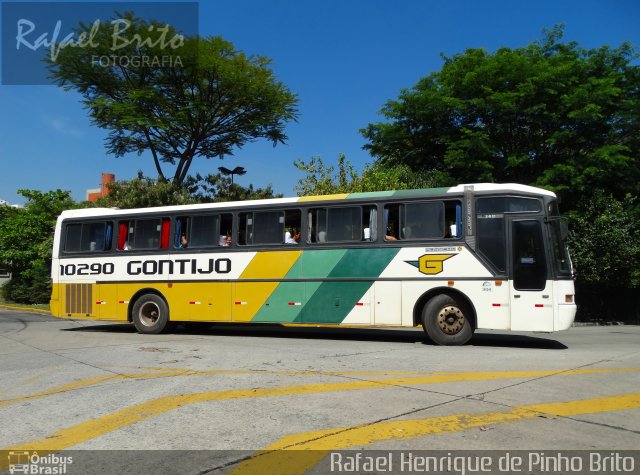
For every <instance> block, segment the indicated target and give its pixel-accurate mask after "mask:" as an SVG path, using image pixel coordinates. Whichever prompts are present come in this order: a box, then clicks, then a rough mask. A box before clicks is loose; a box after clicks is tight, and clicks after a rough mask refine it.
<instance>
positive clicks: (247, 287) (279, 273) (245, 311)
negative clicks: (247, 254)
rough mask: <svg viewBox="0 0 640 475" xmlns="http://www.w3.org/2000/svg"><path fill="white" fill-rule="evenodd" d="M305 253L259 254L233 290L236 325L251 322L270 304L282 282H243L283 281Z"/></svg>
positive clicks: (280, 252) (233, 310) (278, 252)
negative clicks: (256, 280)
mask: <svg viewBox="0 0 640 475" xmlns="http://www.w3.org/2000/svg"><path fill="white" fill-rule="evenodd" d="M301 254H302V251H273V252H259V253H257V254H256V255H255V257H254V258H253V259H251V262H249V265H248V266H247V268H246V269H245V270H244V271H243V272H242V274H241V275H240V282H236V283H235V284H234V286H233V299H232V300H233V302H232V303H233V309H232V313H233V321H235V322H248V321H250V320H251V319H252V318H253V317H254V315H255V314H256V312H257V311H258V310H260V308H261V307H262V306H263V305H264V303H265V302H266V301H267V299H268V298H269V296H270V295H271V294H272V293H273V291H274V290H275V289H276V287H277V286H278V284H279V282H242V280H243V279H282V278H284V276H285V275H287V272H289V270H290V269H291V267H292V266H293V264H295V262H296V261H297V260H298V258H299V257H300V255H301Z"/></svg>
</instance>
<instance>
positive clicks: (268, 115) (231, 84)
mask: <svg viewBox="0 0 640 475" xmlns="http://www.w3.org/2000/svg"><path fill="white" fill-rule="evenodd" d="M124 18H125V19H126V20H128V21H130V22H131V26H129V28H128V30H127V36H128V37H130V38H133V37H134V35H136V34H137V35H140V37H141V38H144V39H150V41H145V42H144V44H142V45H139V44H136V42H134V41H132V42H131V43H130V44H129V45H128V46H126V47H123V48H120V49H117V50H116V51H114V50H113V48H112V42H113V39H112V27H111V25H109V24H108V22H106V24H105V25H104V26H102V27H100V28H99V29H98V30H97V31H96V32H94V33H93V36H92V41H91V42H90V44H87V45H84V46H83V47H82V48H63V49H62V50H61V51H60V53H59V55H58V57H57V58H56V59H55V60H51V59H49V60H48V63H49V69H50V71H51V75H52V77H53V78H54V79H55V80H57V82H58V84H59V85H60V86H62V87H64V88H65V89H66V90H75V91H77V92H79V93H80V94H81V95H82V97H83V103H84V106H85V107H86V108H87V109H88V111H89V114H90V116H91V118H92V119H93V123H94V124H96V125H97V126H98V127H101V128H104V129H106V130H108V131H109V135H108V137H107V139H106V148H107V151H108V152H109V153H111V154H114V155H115V156H123V155H125V154H127V153H131V152H136V153H138V154H141V153H142V152H144V151H150V152H151V154H152V156H153V159H154V163H155V166H156V170H157V172H158V178H159V179H160V180H164V179H165V174H164V172H163V171H162V166H161V162H165V163H170V164H171V165H175V172H174V175H173V179H172V181H173V183H174V184H175V185H177V186H180V185H181V184H182V183H183V181H184V180H185V179H186V177H187V175H188V171H189V168H190V166H191V164H192V162H193V160H194V159H195V158H197V157H204V158H207V159H209V158H211V157H220V158H222V157H224V156H225V155H231V154H232V152H233V150H234V149H235V148H238V147H242V146H243V145H245V144H246V143H247V142H250V141H253V140H255V139H258V138H265V139H267V140H269V141H271V142H273V144H274V145H276V144H277V143H281V142H285V141H286V139H287V136H286V134H285V133H284V129H285V125H286V124H287V123H288V122H289V121H291V120H295V119H296V118H297V109H296V107H297V97H296V95H295V94H293V93H291V92H290V91H289V89H288V88H287V87H286V86H285V85H284V84H282V83H281V82H279V81H277V80H276V78H275V76H274V74H273V72H272V71H271V69H270V68H269V67H270V60H269V59H268V58H266V57H264V56H246V55H245V54H244V53H242V52H241V51H238V50H236V49H235V48H234V46H233V45H232V44H231V43H229V42H228V41H225V40H223V39H222V38H220V37H209V38H200V37H194V38H184V39H183V40H182V41H177V42H175V44H174V42H172V45H171V46H167V45H166V43H167V41H164V42H163V41H161V37H162V35H165V37H166V38H167V39H172V38H174V35H175V34H176V31H175V30H174V29H173V28H170V29H169V30H168V33H167V31H165V28H164V25H161V24H158V23H156V22H146V21H143V20H141V19H139V18H135V17H132V16H131V15H130V14H125V15H124ZM152 27H153V28H152ZM90 30H91V25H81V26H80V27H79V28H78V29H77V31H76V33H77V34H78V35H81V34H83V33H85V34H89V31H90ZM95 58H103V59H102V60H101V61H98V62H97V61H95ZM104 58H109V61H106V60H104ZM156 59H157V60H158V61H155V62H154V60H156Z"/></svg>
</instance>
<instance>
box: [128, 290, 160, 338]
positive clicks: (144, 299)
mask: <svg viewBox="0 0 640 475" xmlns="http://www.w3.org/2000/svg"><path fill="white" fill-rule="evenodd" d="M131 312H132V315H131V316H132V320H133V324H134V325H135V326H136V329H137V330H138V332H140V333H147V334H157V333H161V332H162V331H163V330H164V329H165V328H166V327H167V324H168V323H169V306H168V305H167V302H165V300H164V299H163V298H162V297H160V296H159V295H156V294H144V295H142V296H140V297H139V298H138V300H136V303H135V304H134V305H133V309H132V310H131Z"/></svg>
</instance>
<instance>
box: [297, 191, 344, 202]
mask: <svg viewBox="0 0 640 475" xmlns="http://www.w3.org/2000/svg"><path fill="white" fill-rule="evenodd" d="M347 196H349V193H336V194H333V195H318V196H302V197H300V198H299V199H298V202H302V201H329V200H344V199H345V198H346V197H347Z"/></svg>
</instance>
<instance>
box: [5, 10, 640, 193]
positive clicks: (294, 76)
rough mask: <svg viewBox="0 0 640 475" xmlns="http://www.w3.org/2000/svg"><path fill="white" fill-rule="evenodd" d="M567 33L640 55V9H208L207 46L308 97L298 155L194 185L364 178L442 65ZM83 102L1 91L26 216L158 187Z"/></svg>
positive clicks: (290, 189)
mask: <svg viewBox="0 0 640 475" xmlns="http://www.w3.org/2000/svg"><path fill="white" fill-rule="evenodd" d="M124 4H125V5H126V2H125V3H124ZM559 23H564V24H565V38H564V39H565V40H567V41H577V42H578V43H579V44H580V45H581V46H583V47H586V48H593V47H599V46H602V45H611V46H614V47H615V46H619V45H620V44H621V43H622V42H624V41H630V42H631V43H632V44H633V45H634V46H636V47H639V48H640V26H639V25H640V2H637V1H632V0H618V1H615V2H613V1H607V0H600V1H595V0H578V1H576V0H566V1H558V0H553V1H548V0H542V1H537V2H523V1H520V2H518V1H514V0H496V1H485V2H479V1H477V0H458V1H455V0H449V1H446V2H445V1H431V0H395V1H392V0H323V1H318V0H316V1H300V0H269V1H265V0H260V1H258V0H234V1H233V2H232V1H229V0H226V1H220V0H212V1H202V2H200V4H199V31H200V34H201V35H203V36H222V37H223V38H224V39H226V40H228V41H231V42H232V43H233V44H234V45H235V47H236V48H238V49H240V50H242V51H244V52H245V53H246V54H249V55H250V54H255V55H264V56H267V57H269V58H271V60H272V65H271V67H272V69H273V71H274V73H275V75H276V77H277V78H278V80H280V81H282V82H283V83H284V84H285V85H286V86H287V87H289V89H290V90H291V91H292V92H294V93H296V94H297V95H298V98H299V118H298V121H297V122H295V123H290V124H289V125H288V126H287V128H286V133H287V135H288V141H287V143H286V144H284V145H283V144H280V145H278V146H276V147H273V146H272V144H271V143H270V142H267V141H257V142H254V143H250V144H248V145H246V146H244V147H243V148H242V149H239V150H235V152H234V155H233V156H229V157H226V158H225V159H224V160H223V161H220V160H219V159H218V158H212V159H204V158H198V159H197V160H195V161H194V165H193V166H192V168H191V173H192V174H195V173H196V172H199V173H200V174H205V175H206V174H208V173H215V172H217V168H218V167H219V166H226V167H227V168H234V167H236V166H243V167H245V168H246V169H247V171H248V172H247V174H246V175H244V176H241V177H236V182H237V183H240V184H242V185H245V186H247V185H249V184H253V185H254V186H255V187H263V186H265V185H268V184H271V185H272V186H273V188H274V191H275V192H277V193H283V194H284V195H285V196H294V195H295V191H294V187H295V185H296V183H297V181H298V179H300V178H301V177H302V174H301V172H300V171H298V170H297V169H296V168H295V167H294V166H293V162H294V161H295V160H297V159H301V160H304V161H308V160H309V159H310V158H311V157H312V156H320V157H322V159H323V161H324V162H325V163H327V164H334V163H335V162H336V161H337V157H338V155H339V154H340V153H344V154H345V155H346V157H347V159H348V160H350V161H351V162H352V163H353V164H354V165H355V166H356V168H358V169H359V170H361V169H362V167H363V166H364V165H365V164H366V163H370V162H372V160H373V158H372V157H371V156H370V155H369V154H368V153H367V152H366V151H365V150H363V149H362V146H363V145H364V144H365V139H364V138H363V137H362V136H361V134H360V132H359V130H360V129H361V128H364V127H366V126H367V125H368V124H369V123H374V122H379V121H381V120H383V117H382V116H381V115H380V114H379V111H380V109H381V108H382V106H383V105H384V104H385V102H386V101H388V100H391V99H395V98H397V97H398V94H399V93H400V91H401V89H402V88H410V87H411V86H413V85H414V84H416V83H417V82H418V80H419V79H420V78H421V77H424V76H426V75H428V74H430V73H431V72H434V71H438V70H439V69H440V68H441V67H442V64H443V60H442V57H441V54H444V55H445V56H452V55H454V54H456V53H459V52H463V51H464V50H465V49H466V48H485V49H486V50H488V51H495V50H496V49H498V48H500V47H511V48H516V47H520V46H526V45H527V44H529V43H531V42H532V41H534V40H536V39H539V38H540V37H541V36H542V30H543V29H544V28H551V27H552V26H554V25H556V24H559ZM80 99H81V98H80V96H79V95H78V94H76V93H73V92H65V91H63V90H62V89H61V88H59V87H56V86H52V85H46V86H45V85H41V86H26V85H23V86H13V85H5V84H2V85H0V199H4V200H7V201H9V202H10V203H17V204H23V203H24V201H25V200H24V198H22V197H21V196H20V195H18V193H17V190H19V189H36V190H41V191H48V190H55V189H62V190H69V191H70V192H71V194H72V196H73V198H74V199H75V200H78V201H80V200H84V199H85V197H86V190H87V189H89V188H97V187H99V184H100V176H101V173H102V172H105V173H113V174H115V175H116V179H131V178H133V177H135V176H136V174H137V171H138V170H141V171H142V172H143V173H144V174H145V175H148V176H152V177H155V176H156V173H155V167H154V166H153V163H152V160H151V157H150V156H149V155H142V156H137V155H136V154H129V155H126V156H124V157H120V158H117V157H114V156H111V155H107V153H106V150H105V147H104V138H105V137H106V134H107V133H106V131H105V130H103V129H99V128H97V127H96V126H94V125H92V124H91V122H90V119H89V117H88V115H87V112H86V110H84V109H83V107H82V104H81V101H80ZM164 167H165V174H166V175H168V176H172V175H173V169H172V168H171V167H170V166H169V165H168V164H167V165H164Z"/></svg>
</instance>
